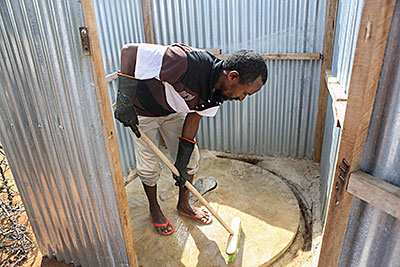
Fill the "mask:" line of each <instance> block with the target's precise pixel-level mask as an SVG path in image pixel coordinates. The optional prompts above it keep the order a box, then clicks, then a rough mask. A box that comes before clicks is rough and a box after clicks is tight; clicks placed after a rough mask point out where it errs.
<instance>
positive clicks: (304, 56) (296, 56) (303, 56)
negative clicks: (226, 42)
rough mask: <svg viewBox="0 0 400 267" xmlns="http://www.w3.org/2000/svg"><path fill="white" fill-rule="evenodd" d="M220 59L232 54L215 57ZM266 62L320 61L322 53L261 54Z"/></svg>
mask: <svg viewBox="0 0 400 267" xmlns="http://www.w3.org/2000/svg"><path fill="white" fill-rule="evenodd" d="M215 56H216V57H218V58H220V59H226V58H228V57H229V56H230V54H221V55H215ZM261 56H262V57H263V58H264V59H265V60H320V59H321V54H320V53H283V54H261Z"/></svg>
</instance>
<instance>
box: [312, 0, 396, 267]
mask: <svg viewBox="0 0 400 267" xmlns="http://www.w3.org/2000/svg"><path fill="white" fill-rule="evenodd" d="M395 2H396V0H384V1H378V0H365V2H364V7H363V11H362V17H361V21H360V28H359V31H358V38H357V46H356V52H355V56H354V63H353V71H352V75H351V80H350V87H349V94H348V100H347V108H346V114H345V118H344V125H343V131H342V138H341V141H340V148H339V155H338V164H337V166H336V169H335V175H334V180H333V185H334V186H333V189H332V192H331V195H330V202H329V208H328V216H327V219H326V225H325V230H324V235H323V238H322V245H321V253H320V257H319V263H318V266H324V267H325V266H335V267H336V266H338V262H339V259H340V254H341V251H342V245H343V241H344V238H345V233H346V227H347V222H348V218H349V215H350V210H351V205H352V200H353V195H351V194H349V193H348V192H347V191H346V190H345V188H347V183H348V180H349V175H350V173H351V172H353V171H356V170H358V169H359V168H360V164H361V159H362V155H363V153H364V146H365V142H366V138H367V133H368V127H369V124H370V118H371V113H372V108H373V105H374V100H375V94H376V89H377V87H378V81H379V75H380V72H381V67H382V61H383V57H384V53H385V48H386V42H387V38H388V33H389V28H390V24H391V21H392V16H393V11H394V6H395ZM343 162H345V163H343ZM346 162H347V163H348V164H347V163H346ZM344 165H349V167H346V166H344ZM335 185H337V187H338V188H339V189H335Z"/></svg>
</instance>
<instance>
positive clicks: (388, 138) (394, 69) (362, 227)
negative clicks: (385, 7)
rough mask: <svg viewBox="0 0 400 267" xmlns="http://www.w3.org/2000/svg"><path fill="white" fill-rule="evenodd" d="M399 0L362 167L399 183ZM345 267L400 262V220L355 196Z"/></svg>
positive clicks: (394, 182)
mask: <svg viewBox="0 0 400 267" xmlns="http://www.w3.org/2000/svg"><path fill="white" fill-rule="evenodd" d="M399 54H400V1H397V2H396V8H395V13H394V15H393V19H392V25H391V29H390V33H389V39H388V44H387V47H386V53H385V58H384V62H383V66H382V71H381V77H380V80H379V85H378V91H377V96H376V99H375V105H374V110H373V112H372V117H371V124H370V127H369V131H368V137H367V143H366V146H365V150H364V156H363V159H362V163H361V170H363V171H365V172H368V173H370V174H372V175H374V176H376V177H378V178H380V179H382V180H385V181H387V182H389V183H392V184H394V185H396V186H400V58H399V56H398V55H399ZM340 266H388V267H395V266H400V220H399V219H396V218H394V217H392V216H390V215H388V214H387V213H385V212H383V211H381V210H379V209H377V208H375V207H373V206H372V205H370V204H367V203H366V202H364V201H362V200H360V199H358V198H356V197H355V198H354V200H353V206H352V211H351V214H350V219H349V223H348V226H347V232H346V237H345V242H344V245H343V250H342V255H341V260H340Z"/></svg>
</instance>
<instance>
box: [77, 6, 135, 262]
mask: <svg viewBox="0 0 400 267" xmlns="http://www.w3.org/2000/svg"><path fill="white" fill-rule="evenodd" d="M82 10H83V16H84V22H85V24H86V26H87V28H88V34H89V41H90V47H91V51H92V55H91V56H90V61H91V65H92V73H93V81H94V84H95V91H96V97H97V104H98V107H99V113H100V117H101V124H102V128H103V136H104V141H105V142H104V143H105V145H106V150H107V158H108V160H109V165H110V171H111V177H112V181H113V185H114V193H115V198H116V201H117V206H118V213H119V217H120V218H119V219H120V222H121V228H122V234H123V237H124V240H125V244H124V245H125V249H126V253H127V256H128V263H129V266H138V260H137V255H136V248H135V243H134V240H133V230H132V224H131V216H130V213H129V207H128V198H127V195H126V191H125V186H124V177H123V175H122V168H121V163H120V158H119V153H118V146H117V139H116V134H115V129H114V118H113V116H112V114H113V113H112V111H111V105H110V99H109V96H108V89H107V82H106V76H105V72H104V65H103V58H102V55H101V48H100V40H99V35H98V30H97V22H96V15H95V11H94V5H93V0H82ZM121 245H122V244H121Z"/></svg>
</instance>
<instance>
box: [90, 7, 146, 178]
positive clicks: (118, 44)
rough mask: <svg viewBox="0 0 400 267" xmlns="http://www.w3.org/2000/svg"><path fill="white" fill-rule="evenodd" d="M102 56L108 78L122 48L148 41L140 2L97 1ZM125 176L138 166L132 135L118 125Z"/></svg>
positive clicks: (112, 96) (113, 94)
mask: <svg viewBox="0 0 400 267" xmlns="http://www.w3.org/2000/svg"><path fill="white" fill-rule="evenodd" d="M93 2H94V5H95V12H96V18H97V24H98V27H99V38H100V45H101V52H102V55H103V62H104V69H105V72H106V74H111V73H113V72H115V71H116V70H118V69H119V65H120V58H119V57H120V53H121V48H122V46H123V45H124V44H127V43H141V42H144V41H145V37H144V29H143V16H142V1H141V0H121V1H109V0H94V1H93ZM116 90H117V82H116V81H114V82H112V83H110V84H109V94H110V99H111V103H114V102H115V100H116V99H115V97H116V92H117V91H116ZM115 128H116V129H117V142H118V149H119V154H120V159H121V166H122V172H123V174H124V175H126V174H128V172H129V169H130V168H131V167H132V166H134V165H135V153H134V145H133V141H132V138H131V136H130V134H129V132H128V131H127V130H126V129H125V127H123V125H121V124H120V123H118V122H116V123H115Z"/></svg>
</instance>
